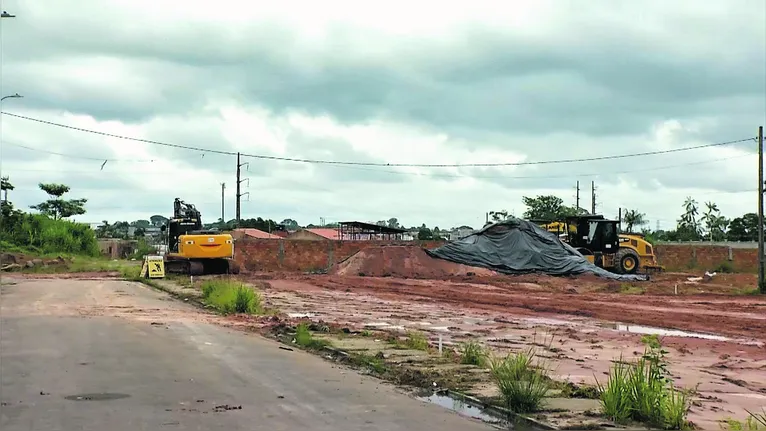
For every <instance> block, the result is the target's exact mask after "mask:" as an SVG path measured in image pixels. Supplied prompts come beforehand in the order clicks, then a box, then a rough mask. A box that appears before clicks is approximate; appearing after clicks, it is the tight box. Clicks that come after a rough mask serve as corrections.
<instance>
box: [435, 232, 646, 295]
mask: <svg viewBox="0 0 766 431" xmlns="http://www.w3.org/2000/svg"><path fill="white" fill-rule="evenodd" d="M426 253H428V255H429V256H431V257H435V258H439V259H444V260H448V261H451V262H455V263H461V264H464V265H470V266H478V267H482V268H489V269H492V270H495V271H497V272H501V273H504V274H529V273H543V274H548V275H577V274H585V273H591V274H595V275H597V276H599V277H604V278H609V279H613V280H631V281H633V280H646V279H647V276H645V275H640V274H633V275H628V274H615V273H612V272H609V271H607V270H605V269H603V268H599V267H598V266H596V265H594V264H592V263H590V262H589V261H588V260H587V259H586V258H585V257H583V256H582V255H581V254H580V253H579V252H578V251H577V250H575V249H574V248H572V247H571V246H570V245H569V244H567V243H565V242H562V241H561V240H560V239H559V238H558V236H557V235H556V234H554V233H551V232H548V231H546V230H545V229H543V228H541V227H540V226H538V225H536V224H534V223H532V222H530V221H526V220H520V219H516V218H509V219H508V220H505V221H502V222H498V223H494V224H491V225H489V226H486V227H485V228H483V229H482V230H480V231H478V232H476V233H474V234H471V235H469V236H467V237H465V238H462V239H459V240H457V241H452V242H449V243H447V244H445V245H443V246H441V247H439V248H437V249H434V250H426Z"/></svg>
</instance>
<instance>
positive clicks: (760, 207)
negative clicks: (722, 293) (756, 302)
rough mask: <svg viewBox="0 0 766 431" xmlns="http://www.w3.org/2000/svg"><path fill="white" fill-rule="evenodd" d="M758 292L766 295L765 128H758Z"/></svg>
mask: <svg viewBox="0 0 766 431" xmlns="http://www.w3.org/2000/svg"><path fill="white" fill-rule="evenodd" d="M758 290H759V291H760V292H761V293H764V294H766V283H764V259H763V126H760V127H758Z"/></svg>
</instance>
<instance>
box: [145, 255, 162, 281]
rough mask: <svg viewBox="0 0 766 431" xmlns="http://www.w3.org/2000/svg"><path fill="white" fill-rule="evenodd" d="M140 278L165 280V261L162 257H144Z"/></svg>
mask: <svg viewBox="0 0 766 431" xmlns="http://www.w3.org/2000/svg"><path fill="white" fill-rule="evenodd" d="M141 277H148V278H165V261H164V260H163V259H162V256H146V260H145V261H144V267H143V268H141Z"/></svg>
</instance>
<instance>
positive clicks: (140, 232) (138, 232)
mask: <svg viewBox="0 0 766 431" xmlns="http://www.w3.org/2000/svg"><path fill="white" fill-rule="evenodd" d="M133 236H134V237H135V238H143V237H144V236H146V229H145V228H142V227H137V228H136V230H135V231H134V232H133Z"/></svg>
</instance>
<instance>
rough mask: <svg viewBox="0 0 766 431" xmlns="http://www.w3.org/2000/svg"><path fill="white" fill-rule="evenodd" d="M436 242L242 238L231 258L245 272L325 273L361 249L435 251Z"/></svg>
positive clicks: (437, 244) (437, 243)
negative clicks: (402, 247)
mask: <svg viewBox="0 0 766 431" xmlns="http://www.w3.org/2000/svg"><path fill="white" fill-rule="evenodd" d="M442 244H443V243H442V242H439V241H402V242H394V241H299V240H285V239H279V240H277V239H255V238H244V239H242V240H240V241H237V242H236V244H235V249H236V252H235V259H236V261H237V262H238V263H239V264H240V265H241V266H242V267H243V268H244V269H246V270H249V271H296V272H308V271H318V270H326V269H329V268H330V267H332V265H334V264H336V263H338V262H340V261H342V260H344V259H346V258H348V257H350V256H351V255H353V254H354V253H356V252H358V251H359V250H361V249H363V248H365V247H371V246H372V247H374V246H380V245H410V246H417V247H425V248H435V247H438V246H440V245H442Z"/></svg>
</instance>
